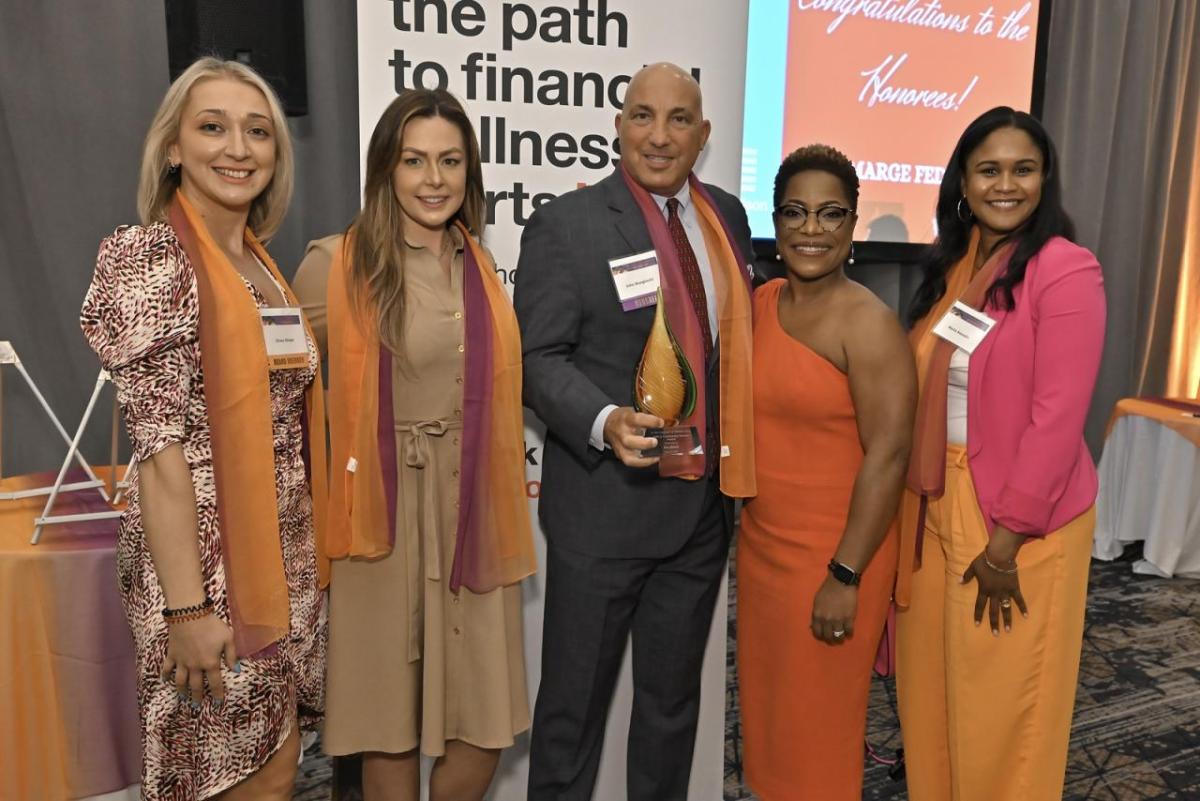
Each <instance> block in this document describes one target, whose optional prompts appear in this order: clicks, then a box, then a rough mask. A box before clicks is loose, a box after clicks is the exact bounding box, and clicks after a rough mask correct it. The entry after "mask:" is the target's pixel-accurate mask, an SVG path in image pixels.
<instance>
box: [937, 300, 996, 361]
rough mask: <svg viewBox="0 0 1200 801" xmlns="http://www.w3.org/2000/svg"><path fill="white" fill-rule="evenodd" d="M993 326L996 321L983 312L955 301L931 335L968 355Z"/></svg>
mask: <svg viewBox="0 0 1200 801" xmlns="http://www.w3.org/2000/svg"><path fill="white" fill-rule="evenodd" d="M995 324H996V321H995V320H993V319H992V318H991V317H988V316H987V315H986V314H984V313H983V312H981V311H979V310H978V309H972V308H971V307H970V306H968V305H967V304H965V303H963V302H962V301H958V300H956V301H954V305H953V306H951V307H950V310H949V311H948V312H946V314H945V316H943V317H942V319H940V320H938V322H937V325H935V326H934V327H933V333H935V334H937V335H938V336H939V337H941V338H942V339H944V340H946V341H947V342H949V343H950V344H952V345H956V346H957V347H959V348H960V349H962V350H964V351H966V352H967V353H968V354H970V353H974V352H975V348H977V347H979V343H980V342H982V341H983V338H984V337H986V336H987V335H988V331H991V330H992V326H994V325H995Z"/></svg>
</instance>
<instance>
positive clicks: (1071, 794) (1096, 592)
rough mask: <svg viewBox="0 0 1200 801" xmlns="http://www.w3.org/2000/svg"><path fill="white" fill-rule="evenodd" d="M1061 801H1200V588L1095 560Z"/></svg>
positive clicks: (883, 733) (873, 771) (731, 694)
mask: <svg viewBox="0 0 1200 801" xmlns="http://www.w3.org/2000/svg"><path fill="white" fill-rule="evenodd" d="M1128 556H1129V557H1130V558H1133V557H1136V556H1137V554H1129V555H1128ZM733 573H734V571H733V570H732V569H731V579H734V578H735V577H734V576H733ZM733 587H734V582H733V581H732V580H731V583H730V588H731V591H732V589H733ZM731 595H732V593H731ZM735 618H736V609H735V608H734V605H733V604H732V603H731V605H730V641H729V669H730V673H729V677H730V680H729V691H728V693H727V698H726V703H727V713H726V720H727V723H726V743H725V801H753V799H754V796H753V795H751V794H750V793H749V791H748V790H747V789H746V788H745V787H744V786H743V785H742V783H741V765H740V747H741V741H740V737H739V732H738V726H737V720H738V708H737V676H736V674H735V673H734V660H733V639H732V636H733V631H734V625H735ZM895 710H896V692H895V685H894V683H893V682H891V681H885V680H880V679H877V680H876V681H875V682H874V683H873V685H872V691H871V703H870V712H869V715H868V721H867V734H868V738H869V740H870V742H871V744H872V747H873V748H874V750H875V752H876V754H878V755H879V756H880V757H882V758H886V759H891V758H894V757H895V751H896V748H898V747H899V745H900V732H899V728H898V725H897V722H896V712H895ZM331 776H332V768H331V765H330V762H329V760H328V759H327V758H326V757H324V756H322V755H321V753H320V744H319V743H316V744H314V745H313V746H311V747H309V749H308V750H307V752H306V757H305V760H304V766H303V768H302V769H301V775H300V777H299V779H298V782H297V787H296V794H295V796H294V798H295V799H298V800H299V801H325V800H326V799H329V798H330V792H331V790H330V788H331ZM356 797H357V793H345V794H343V801H351V799H353V798H356ZM907 798H908V794H907V793H906V792H905V791H904V784H903V781H894V780H892V779H891V778H889V776H888V767H887V766H886V765H881V764H876V763H875V762H873V761H872V760H870V759H867V760H866V775H865V780H864V786H863V799H864V801H885V799H907ZM596 801H615V800H614V799H597V800H596ZM814 801H816V800H814ZM1064 801H1200V581H1188V580H1185V579H1173V580H1169V581H1168V580H1163V579H1156V578H1150V577H1147V576H1137V575H1134V574H1133V572H1132V571H1131V570H1130V562H1129V561H1128V559H1127V560H1123V561H1118V562H1112V563H1104V562H1093V563H1092V578H1091V591H1090V594H1089V598H1088V617H1087V628H1086V630H1085V633H1084V644H1083V659H1082V665H1081V668H1080V676H1079V694H1078V698H1077V700H1076V708H1075V723H1074V728H1073V729H1072V731H1071V756H1070V762H1069V764H1068V767H1067V785H1066V792H1065V795H1064Z"/></svg>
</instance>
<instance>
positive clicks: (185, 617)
mask: <svg viewBox="0 0 1200 801" xmlns="http://www.w3.org/2000/svg"><path fill="white" fill-rule="evenodd" d="M212 613H213V610H212V607H211V606H209V607H206V608H204V609H201V610H199V611H196V612H187V613H185V614H182V615H171V617H169V618H167V625H168V626H173V625H175V624H176V623H187V622H189V621H192V620H199V619H200V618H202V617H208V616H209V615H211V614H212Z"/></svg>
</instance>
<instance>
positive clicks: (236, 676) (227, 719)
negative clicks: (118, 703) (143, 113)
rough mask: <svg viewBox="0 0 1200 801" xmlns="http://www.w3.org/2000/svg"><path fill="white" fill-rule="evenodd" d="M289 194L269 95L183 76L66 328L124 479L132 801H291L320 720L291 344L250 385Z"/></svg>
mask: <svg viewBox="0 0 1200 801" xmlns="http://www.w3.org/2000/svg"><path fill="white" fill-rule="evenodd" d="M291 187H292V157H291V145H290V141H289V138H288V131H287V123H286V120H285V119H284V117H283V114H282V112H281V111H280V107H279V103H278V101H277V100H276V98H275V97H274V95H273V94H272V92H271V90H270V88H269V87H268V86H267V85H266V84H265V83H264V82H263V81H262V79H261V78H260V77H259V76H258V75H256V74H255V73H253V72H252V71H250V70H249V69H248V68H246V67H244V66H243V65H241V64H236V63H233V62H221V61H218V60H215V59H202V60H201V61H198V62H197V63H196V64H193V65H192V67H190V68H189V69H188V70H187V71H186V72H184V73H183V75H181V76H180V77H179V79H178V80H176V81H175V83H174V84H173V85H172V87H171V89H170V90H169V91H168V93H167V95H166V97H165V98H164V100H163V102H162V105H161V106H160V108H159V110H158V114H157V115H156V117H155V119H154V122H153V123H152V126H151V129H150V133H149V135H148V136H147V141H146V148H145V153H144V155H143V163H142V176H141V184H140V189H139V197H138V205H139V212H140V215H141V217H142V220H143V223H144V225H143V226H129V227H122V228H119V229H118V230H117V231H116V233H114V234H113V235H112V236H111V237H109V238H108V239H106V240H105V241H104V243H103V244H102V245H101V247H100V254H99V257H98V259H97V265H96V273H95V277H94V279H93V282H92V286H91V288H90V290H89V291H88V294H87V298H86V300H85V302H84V306H83V312H82V315H81V322H82V325H83V329H84V333H85V335H86V336H87V339H88V341H89V343H90V344H91V346H92V348H93V349H94V350H95V351H96V352H97V354H98V355H99V356H100V360H101V362H102V364H103V365H104V367H105V368H106V369H108V370H109V371H110V372H111V374H112V377H113V381H114V383H115V384H116V388H117V392H118V397H119V399H120V402H121V405H122V408H123V410H124V413H125V419H126V423H127V426H128V430H129V435H130V438H131V440H132V441H133V446H134V456H135V457H136V459H137V461H138V470H137V479H136V481H135V482H134V486H133V487H132V488H131V491H130V496H129V508H128V511H127V512H126V514H125V516H124V517H123V518H122V520H121V524H120V531H119V545H118V574H119V580H120V588H121V595H122V598H123V601H124V604H125V610H126V615H127V617H128V620H129V624H130V627H131V628H132V630H133V636H134V642H135V646H136V654H137V672H138V675H137V682H138V704H139V711H140V717H141V724H142V753H143V757H142V758H143V769H142V797H143V799H148V801H194V800H197V799H208V798H217V797H219V798H221V799H227V800H228V801H239V800H240V799H280V800H282V799H289V798H291V795H292V789H293V784H294V778H295V770H296V764H297V758H298V756H299V731H300V730H301V729H313V728H315V727H316V725H317V724H318V723H319V722H320V720H321V718H322V714H323V708H324V690H323V675H324V664H325V643H326V625H325V608H324V601H323V593H322V592H321V588H320V577H319V575H320V574H322V573H324V570H323V568H322V567H321V566H320V565H319V563H318V557H317V549H316V545H315V541H314V519H316V522H317V523H318V524H319V523H320V519H321V517H322V511H323V502H324V501H323V499H324V497H325V492H324V428H323V408H321V396H322V391H321V388H320V378H319V374H318V371H317V365H318V357H317V352H316V349H315V346H314V343H313V340H312V337H311V334H308V333H307V327H306V326H305V327H304V328H303V329H301V330H303V331H304V334H303V335H301V336H298V337H297V340H298V341H299V340H303V341H302V342H300V343H299V344H297V345H296V346H295V348H294V350H295V351H296V353H294V354H293V359H292V360H291V362H292V366H290V368H288V369H269V367H268V361H269V360H268V358H267V355H266V354H267V347H266V338H265V337H266V336H267V335H266V334H265V333H264V329H267V328H269V326H265V325H264V323H263V321H262V318H261V317H260V312H261V310H262V309H264V308H267V307H294V306H297V304H296V302H295V298H294V296H292V294H291V291H290V289H288V287H287V285H286V283H285V282H284V281H283V279H282V278H281V277H280V276H279V274H278V271H277V270H276V269H275V268H274V264H273V263H272V262H271V260H270V257H269V256H267V254H266V251H265V250H263V249H262V246H261V245H260V244H259V238H266V237H269V236H270V235H271V234H272V233H273V232H274V231H275V229H276V228H277V227H278V225H279V222H280V220H281V219H282V217H283V214H284V211H285V209H286V206H287V202H288V199H289V197H290V194H291ZM300 319H302V318H297V320H300ZM293 330H295V329H293ZM306 414H307V415H309V419H308V423H309V425H307V426H306V424H305V415H306ZM306 428H307V431H306ZM306 434H308V435H310V436H307V437H306ZM306 445H310V446H311V447H309V448H306V447H305V446H306ZM310 451H311V459H309V460H307V461H306V457H308V456H309V455H310V453H309V452H310ZM310 473H311V480H310V478H309V474H310ZM314 497H315V498H317V499H318V501H317V507H316V508H315V509H314V501H313V499H314Z"/></svg>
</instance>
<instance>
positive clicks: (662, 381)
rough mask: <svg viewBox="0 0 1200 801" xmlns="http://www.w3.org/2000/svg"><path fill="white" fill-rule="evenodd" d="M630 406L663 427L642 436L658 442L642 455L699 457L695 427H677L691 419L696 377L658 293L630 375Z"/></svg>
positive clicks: (698, 443) (694, 401)
mask: <svg viewBox="0 0 1200 801" xmlns="http://www.w3.org/2000/svg"><path fill="white" fill-rule="evenodd" d="M633 407H634V408H635V409H636V410H637V411H639V412H645V413H646V414H652V415H654V416H655V417H661V418H662V419H663V421H664V422H665V423H666V425H665V426H664V427H662V428H647V429H646V436H647V437H654V438H656V439H657V440H658V445H657V446H656V447H654V448H650V449H648V450H644V451H642V456H687V455H701V454H703V453H704V445H703V443H702V442H701V441H700V432H699V431H698V430H697V429H696V427H695V426H681V425H678V423H679V421H680V420H685V419H687V418H688V417H690V416H691V414H692V412H693V411H694V410H695V408H696V376H695V374H694V373H693V372H692V368H691V365H689V364H688V360H687V356H686V355H685V354H684V352H683V349H682V348H680V347H679V343H678V342H677V341H676V340H675V335H674V334H673V333H671V326H670V325H669V324H668V323H667V315H666V310H665V304H664V303H663V296H662V290H661V289H659V290H658V305H657V307H656V310H655V312H654V324H653V325H652V326H651V327H650V336H648V337H647V338H646V347H645V349H644V350H643V351H642V359H641V362H640V363H639V364H638V368H637V373H636V374H635V376H634V387H633Z"/></svg>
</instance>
